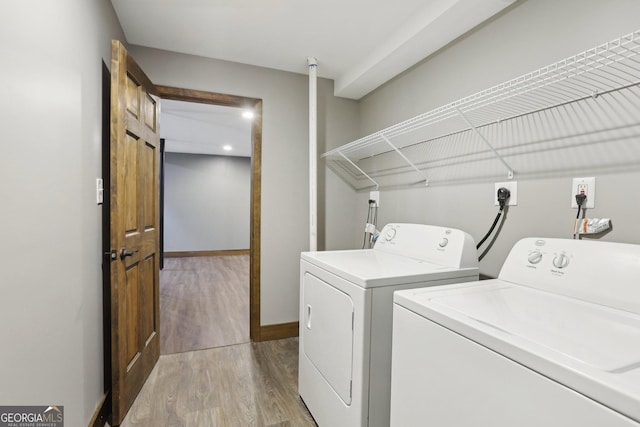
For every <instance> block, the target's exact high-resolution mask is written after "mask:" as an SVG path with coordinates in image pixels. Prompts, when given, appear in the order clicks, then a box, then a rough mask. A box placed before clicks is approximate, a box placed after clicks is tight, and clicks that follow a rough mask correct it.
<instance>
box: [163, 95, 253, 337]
mask: <svg viewBox="0 0 640 427" xmlns="http://www.w3.org/2000/svg"><path fill="white" fill-rule="evenodd" d="M156 89H157V92H158V95H159V96H160V98H162V99H169V100H174V101H186V102H193V103H200V104H210V105H219V106H227V107H236V108H242V109H247V110H251V111H252V112H253V113H254V117H253V120H252V122H251V189H250V213H249V217H250V218H249V336H250V339H251V340H252V341H261V333H260V332H261V331H260V329H261V328H260V206H261V203H260V198H261V175H262V173H261V171H262V163H261V160H262V100H261V99H257V98H248V97H243V96H235V95H228V94H220V93H213V92H206V91H199V90H191V89H182V88H175V87H170V86H156Z"/></svg>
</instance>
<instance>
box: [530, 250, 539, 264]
mask: <svg viewBox="0 0 640 427" xmlns="http://www.w3.org/2000/svg"><path fill="white" fill-rule="evenodd" d="M527 259H528V261H529V262H530V263H531V264H537V263H539V262H540V261H542V252H540V251H533V252H531V253H530V254H529V257H528V258H527Z"/></svg>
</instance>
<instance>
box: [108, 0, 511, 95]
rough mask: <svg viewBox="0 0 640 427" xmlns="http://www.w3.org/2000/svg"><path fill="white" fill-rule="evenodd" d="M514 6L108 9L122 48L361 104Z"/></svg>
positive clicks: (429, 1) (178, 4)
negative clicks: (252, 72)
mask: <svg viewBox="0 0 640 427" xmlns="http://www.w3.org/2000/svg"><path fill="white" fill-rule="evenodd" d="M514 1H515V0H323V1H310V0H111V3H112V4H113V6H114V8H115V11H116V13H117V15H118V19H119V20H120V23H121V25H122V27H123V29H124V32H125V35H126V38H127V42H129V43H132V44H136V45H141V46H148V47H153V48H158V49H164V50H169V51H175V52H182V53H187V54H192V55H199V56H204V57H210V58H216V59H222V60H226V61H234V62H240V63H243V64H250V65H257V66H261V67H268V68H274V69H277V70H284V71H291V72H295V73H305V74H306V73H307V60H306V58H307V57H315V58H316V59H317V62H318V75H319V76H321V77H326V78H329V79H333V80H335V95H336V96H340V97H345V98H351V99H360V98H362V97H363V96H364V95H366V94H367V93H369V92H371V91H372V90H374V89H375V88H377V87H378V86H380V85H381V84H383V83H385V82H386V81H388V80H389V79H391V78H393V77H394V76H396V75H398V74H399V73H401V72H402V71H404V70H406V69H407V68H409V67H411V66H412V65H414V64H416V63H418V62H419V61H421V60H422V59H424V58H426V57H427V56H429V55H430V54H432V53H433V52H435V51H436V50H438V49H440V48H441V47H443V46H444V45H446V44H447V43H449V42H451V41H452V40H454V39H455V38H457V37H459V36H460V35H462V34H464V33H466V32H468V31H469V30H471V29H472V28H474V27H475V26H477V25H478V24H480V23H482V22H483V21H485V20H486V19H488V18H490V17H491V16H493V15H495V14H496V13H498V12H499V11H501V10H502V9H504V8H505V7H507V6H508V5H509V4H511V3H513V2H514Z"/></svg>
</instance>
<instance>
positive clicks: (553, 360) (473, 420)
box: [391, 238, 640, 427]
mask: <svg viewBox="0 0 640 427" xmlns="http://www.w3.org/2000/svg"><path fill="white" fill-rule="evenodd" d="M393 310H394V312H393V367H392V384H391V426H396V427H411V426H425V425H433V426H447V427H457V426H460V427H462V426H465V427H466V426H474V427H485V426H486V427H489V426H491V427H513V426H518V427H540V426H545V427H631V426H633V427H638V426H640V245H628V244H620V243H607V242H598V241H580V240H564V239H535V238H528V239H523V240H521V241H520V242H518V243H517V244H516V245H515V246H514V247H513V249H512V250H511V252H510V254H509V256H508V257H507V259H506V261H505V263H504V265H503V267H502V270H501V271H500V274H499V277H498V279H493V280H485V281H482V282H473V283H465V284H461V285H451V286H445V287H441V288H439V289H437V290H436V289H433V288H431V289H423V290H415V291H401V292H397V293H396V294H395V296H394V308H393Z"/></svg>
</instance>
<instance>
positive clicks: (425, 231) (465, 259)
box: [373, 223, 478, 268]
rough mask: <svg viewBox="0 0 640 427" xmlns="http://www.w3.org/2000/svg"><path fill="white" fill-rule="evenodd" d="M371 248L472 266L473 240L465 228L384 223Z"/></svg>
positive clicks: (456, 266) (467, 266) (474, 265)
mask: <svg viewBox="0 0 640 427" xmlns="http://www.w3.org/2000/svg"><path fill="white" fill-rule="evenodd" d="M373 250H379V251H384V252H388V253H395V254H398V255H402V256H406V257H410V258H415V259H421V260H425V261H430V262H433V263H436V264H440V265H445V266H448V267H454V268H475V267H477V266H478V257H477V252H476V248H475V241H474V240H473V238H472V237H471V236H470V235H469V234H467V233H465V232H464V231H461V230H457V229H455V228H446V227H438V226H434V225H425V224H403V223H391V224H387V225H385V226H384V228H383V229H382V232H381V233H380V237H378V240H377V241H376V244H375V245H374V247H373Z"/></svg>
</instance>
